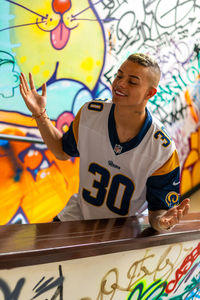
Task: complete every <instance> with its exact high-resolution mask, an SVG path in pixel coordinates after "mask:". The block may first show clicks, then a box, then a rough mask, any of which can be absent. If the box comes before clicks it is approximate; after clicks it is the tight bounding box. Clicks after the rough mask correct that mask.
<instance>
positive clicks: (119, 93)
mask: <svg viewBox="0 0 200 300" xmlns="http://www.w3.org/2000/svg"><path fill="white" fill-rule="evenodd" d="M115 93H116V94H117V95H120V96H125V94H123V93H121V92H119V91H115Z"/></svg>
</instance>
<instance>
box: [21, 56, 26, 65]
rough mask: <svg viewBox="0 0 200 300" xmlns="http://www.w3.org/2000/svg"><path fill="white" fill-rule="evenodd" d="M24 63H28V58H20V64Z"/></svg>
mask: <svg viewBox="0 0 200 300" xmlns="http://www.w3.org/2000/svg"><path fill="white" fill-rule="evenodd" d="M24 62H26V56H22V57H21V58H20V63H22V64H23V63H24Z"/></svg>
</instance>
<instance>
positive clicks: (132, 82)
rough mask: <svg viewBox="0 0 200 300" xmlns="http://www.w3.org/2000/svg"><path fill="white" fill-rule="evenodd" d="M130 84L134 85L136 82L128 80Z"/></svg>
mask: <svg viewBox="0 0 200 300" xmlns="http://www.w3.org/2000/svg"><path fill="white" fill-rule="evenodd" d="M129 83H130V84H132V85H136V84H137V83H136V82H132V81H129Z"/></svg>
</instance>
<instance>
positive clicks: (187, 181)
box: [180, 127, 200, 195]
mask: <svg viewBox="0 0 200 300" xmlns="http://www.w3.org/2000/svg"><path fill="white" fill-rule="evenodd" d="M190 149H191V151H190V153H189V154H188V156H187V158H186V160H185V163H184V165H183V168H182V173H181V184H180V193H181V194H182V195H183V194H185V193H186V192H188V191H190V190H191V189H192V188H194V187H195V186H197V185H198V184H200V155H199V153H200V127H199V128H197V130H196V131H195V132H192V133H191V135H190Z"/></svg>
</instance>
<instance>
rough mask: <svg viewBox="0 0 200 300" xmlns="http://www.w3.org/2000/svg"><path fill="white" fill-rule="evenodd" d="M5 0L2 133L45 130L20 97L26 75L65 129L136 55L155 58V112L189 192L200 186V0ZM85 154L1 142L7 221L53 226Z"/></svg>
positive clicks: (1, 217) (106, 92)
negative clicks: (66, 156)
mask: <svg viewBox="0 0 200 300" xmlns="http://www.w3.org/2000/svg"><path fill="white" fill-rule="evenodd" d="M135 3H136V2H135V1H133V0H121V1H120V0H81V1H78V0H44V1H40V0H34V1H31V0H13V1H12V0H1V1H0V13H1V18H0V134H12V135H17V136H22V137H25V138H26V137H31V138H38V137H40V134H39V132H38V130H37V128H36V123H35V121H34V120H32V118H31V115H30V112H29V111H28V109H27V108H26V106H25V104H24V102H23V100H22V98H21V96H20V93H19V74H20V72H23V73H25V74H26V76H27V75H28V73H29V72H32V74H33V76H34V80H35V84H36V88H37V90H38V91H39V92H40V90H41V86H42V84H43V83H44V82H46V84H47V112H48V115H49V117H50V119H51V121H52V122H53V124H54V125H55V126H56V127H57V128H59V129H60V130H61V131H63V132H65V131H66V130H67V129H68V127H69V125H70V123H71V121H72V120H73V118H74V116H75V115H76V113H77V111H78V110H79V108H80V107H81V106H82V105H83V103H85V102H86V101H89V100H92V99H95V98H111V91H110V84H111V82H112V80H113V78H114V76H115V74H116V71H117V69H118V67H119V65H120V64H121V63H122V62H123V61H124V59H125V58H126V57H127V56H129V55H130V54H131V53H133V52H143V53H147V54H150V55H152V56H153V57H154V58H155V59H157V61H158V63H159V65H160V67H161V70H162V78H161V81H160V85H159V88H158V93H157V94H156V96H155V97H154V98H152V99H151V100H150V101H149V109H150V110H151V111H152V112H153V113H154V114H155V116H157V117H158V118H159V119H160V120H161V121H162V122H163V123H164V124H165V125H166V127H167V129H168V131H169V132H170V134H171V135H172V137H173V138H174V140H175V142H176V145H177V148H178V152H179V156H180V162H181V194H184V193H186V192H187V191H189V190H191V189H192V188H193V187H195V186H196V185H198V184H199V183H200V173H199V172H198V170H199V164H200V157H199V155H200V154H199V153H200V142H199V141H200V129H199V126H200V123H199V118H200V113H199V111H200V97H199V96H200V92H199V83H200V77H199V70H200V56H199V50H200V42H199V41H200V22H199V14H200V0H188V1H187V0H186V1H185V0H179V1H176V2H174V1H173V0H168V1H167V5H166V1H164V0H151V1H150V0H143V1H137V5H135ZM78 166H79V161H78V159H71V160H70V161H68V162H60V161H58V160H56V158H55V157H54V156H53V155H52V154H51V153H50V151H49V150H48V149H47V148H46V146H45V145H42V144H36V143H30V142H29V143H28V142H26V143H22V142H16V141H6V140H3V139H1V140H0V171H1V177H0V190H1V200H0V201H1V211H0V224H10V223H34V222H48V221H51V220H52V218H53V217H54V216H55V215H56V214H57V213H58V212H59V211H60V210H61V209H62V208H63V207H64V206H65V205H66V203H67V201H68V199H69V197H70V196H71V194H72V193H74V192H76V191H77V188H78Z"/></svg>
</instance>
